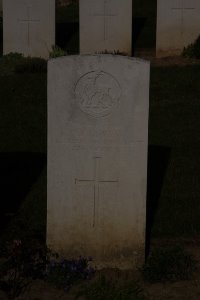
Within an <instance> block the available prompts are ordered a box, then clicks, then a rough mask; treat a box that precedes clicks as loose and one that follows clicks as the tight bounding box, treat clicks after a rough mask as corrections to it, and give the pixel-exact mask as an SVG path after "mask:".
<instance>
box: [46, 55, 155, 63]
mask: <svg viewBox="0 0 200 300" xmlns="http://www.w3.org/2000/svg"><path fill="white" fill-rule="evenodd" d="M83 57H85V58H87V57H88V58H91V57H96V58H106V57H107V58H108V57H110V58H111V57H112V58H116V59H117V58H123V59H124V60H129V61H132V62H138V63H145V64H147V65H150V63H151V62H150V61H148V60H145V59H142V58H139V57H130V56H125V55H115V54H80V55H69V56H61V57H57V58H50V59H49V60H48V63H54V62H58V61H63V60H67V59H73V58H83Z"/></svg>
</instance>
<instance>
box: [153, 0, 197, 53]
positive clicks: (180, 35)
mask: <svg viewBox="0 0 200 300" xmlns="http://www.w3.org/2000/svg"><path fill="white" fill-rule="evenodd" d="M157 5H158V9H157V45H156V55H157V57H162V56H171V55H179V54H181V52H182V50H183V48H184V47H185V46H188V45H189V44H191V43H193V42H194V41H195V39H196V38H197V37H198V35H199V34H200V1H199V0H167V1H166V0H158V4H157Z"/></svg>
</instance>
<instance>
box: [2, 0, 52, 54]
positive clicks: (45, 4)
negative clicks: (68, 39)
mask: <svg viewBox="0 0 200 300" xmlns="http://www.w3.org/2000/svg"><path fill="white" fill-rule="evenodd" d="M54 44H55V0H42V1H41V0H17V1H16V0H4V2H3V52H4V54H7V53H10V52H18V53H22V54H24V55H25V56H36V57H44V58H48V56H49V51H51V46H52V45H54Z"/></svg>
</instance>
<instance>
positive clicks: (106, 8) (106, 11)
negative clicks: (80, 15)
mask: <svg viewBox="0 0 200 300" xmlns="http://www.w3.org/2000/svg"><path fill="white" fill-rule="evenodd" d="M112 8H113V7H112V3H111V2H110V0H104V2H103V8H102V10H101V11H98V12H95V13H94V14H93V16H94V17H101V18H102V19H103V39H104V41H106V40H108V38H109V29H108V27H109V20H110V18H112V17H116V16H117V14H116V13H113V12H112Z"/></svg>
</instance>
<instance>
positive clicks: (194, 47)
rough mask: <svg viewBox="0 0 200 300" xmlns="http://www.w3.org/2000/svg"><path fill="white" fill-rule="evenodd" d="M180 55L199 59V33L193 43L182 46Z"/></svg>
mask: <svg viewBox="0 0 200 300" xmlns="http://www.w3.org/2000/svg"><path fill="white" fill-rule="evenodd" d="M182 55H183V56H184V57H187V58H196V59H200V35H199V36H198V38H197V39H196V40H195V42H194V43H192V44H190V45H188V46H187V47H184V49H183V53H182Z"/></svg>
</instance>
